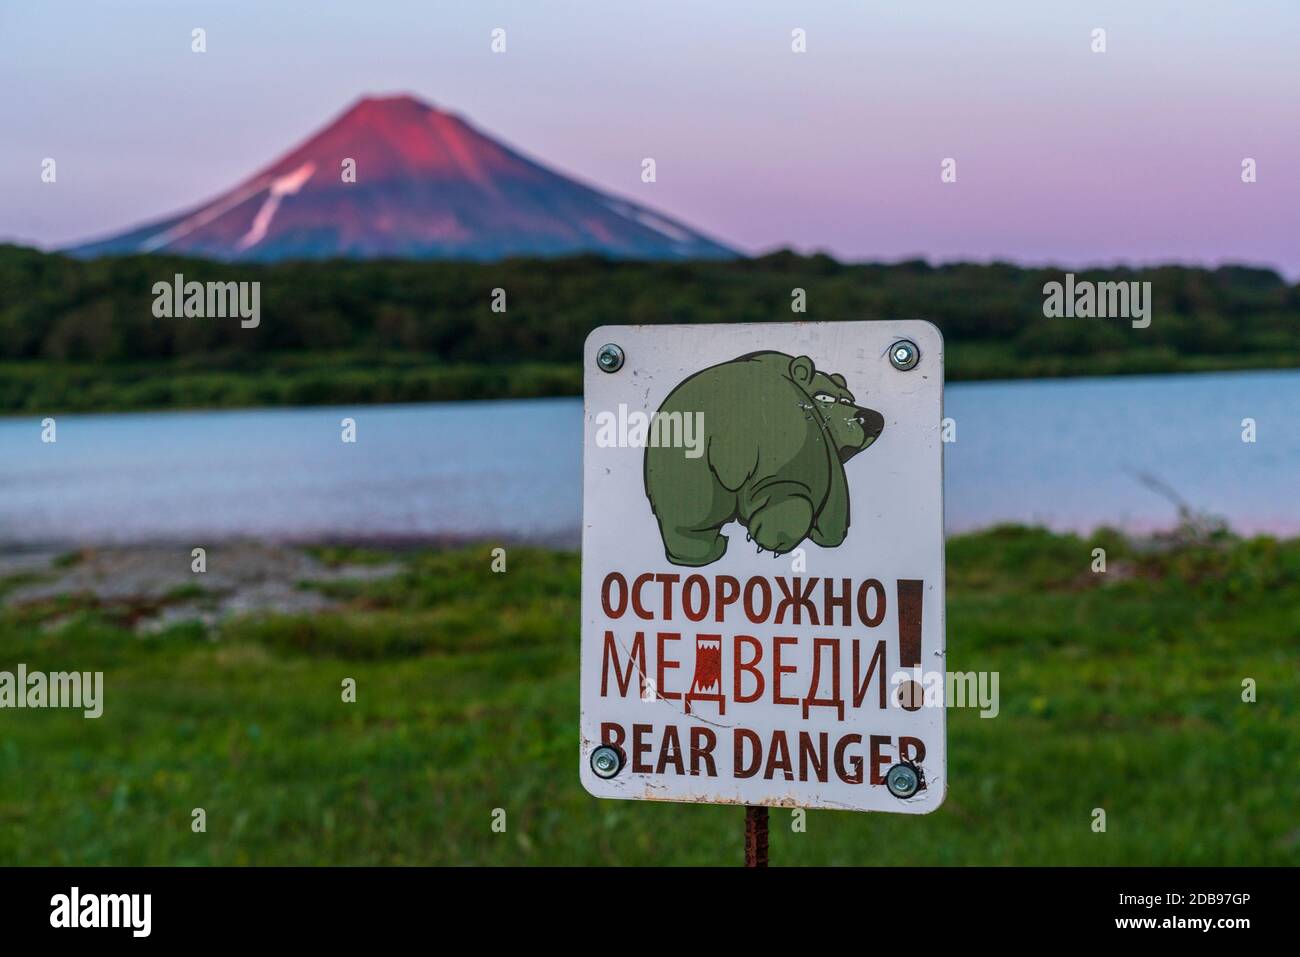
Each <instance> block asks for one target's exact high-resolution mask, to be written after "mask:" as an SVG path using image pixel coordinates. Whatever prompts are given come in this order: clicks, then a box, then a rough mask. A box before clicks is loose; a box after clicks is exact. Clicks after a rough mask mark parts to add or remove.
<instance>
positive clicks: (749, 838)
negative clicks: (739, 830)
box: [745, 804, 767, 867]
mask: <svg viewBox="0 0 1300 957" xmlns="http://www.w3.org/2000/svg"><path fill="white" fill-rule="evenodd" d="M745 866H746V867H767V808H765V807H755V806H754V805H752V804H746V805H745Z"/></svg>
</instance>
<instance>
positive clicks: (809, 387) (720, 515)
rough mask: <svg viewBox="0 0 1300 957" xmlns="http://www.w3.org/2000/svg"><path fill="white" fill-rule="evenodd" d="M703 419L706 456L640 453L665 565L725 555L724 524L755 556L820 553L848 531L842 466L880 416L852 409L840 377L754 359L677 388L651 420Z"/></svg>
mask: <svg viewBox="0 0 1300 957" xmlns="http://www.w3.org/2000/svg"><path fill="white" fill-rule="evenodd" d="M695 413H702V414H703V421H702V424H703V431H704V453H703V454H702V455H699V456H698V457H695V458H692V457H690V456H689V455H686V454H684V452H683V450H682V449H681V448H671V447H667V446H663V445H660V446H655V445H650V446H648V447H647V448H646V451H645V491H646V497H647V498H649V499H650V507H651V509H652V510H653V511H654V514H655V517H656V518H657V519H658V522H659V533H660V536H661V538H662V539H663V544H664V552H665V554H666V556H667V558H668V561H670V562H672V563H673V564H674V565H687V566H694V567H698V566H701V565H708V564H710V563H712V562H715V561H717V560H718V559H719V558H721V557H722V556H723V554H725V553H726V551H727V538H726V536H725V535H722V534H721V533H720V531H719V530H720V529H721V528H722V526H724V525H726V524H727V523H728V522H731V521H739V522H740V524H742V525H744V526H745V528H746V529H748V533H749V534H748V538H749V539H750V540H752V541H754V542H755V543H756V544H757V546H758V550H759V551H760V552H761V551H764V550H767V551H770V552H772V553H773V554H774V555H783V554H785V553H787V552H789V551H791V550H792V549H794V548H795V547H797V546H798V545H799V543H800V542H802V541H803V540H804V539H805V538H811V539H812V540H813V541H814V542H815V543H817V544H818V545H821V546H822V547H824V548H834V547H835V546H837V545H839V544H840V543H841V542H843V541H844V537H845V535H847V534H848V530H849V488H848V481H847V479H846V478H845V475H844V463H846V462H847V461H848V460H849V459H851V458H852V457H853V456H855V455H857V454H858V453H859V452H861V451H862V450H863V449H865V448H867V446H869V445H871V443H872V442H874V441H875V440H876V437H877V436H879V435H880V433H881V430H882V429H883V428H884V426H885V420H884V419H883V418H882V417H881V415H880V413H879V412H876V411H874V410H872V409H867V408H863V407H862V406H859V405H857V404H856V402H855V400H854V397H853V393H852V392H850V391H849V389H848V385H847V383H846V382H845V380H844V377H843V376H842V375H827V374H826V373H824V372H818V371H817V369H816V368H815V367H814V366H813V361H812V360H811V359H809V358H808V357H807V356H799V357H798V358H794V357H792V356H788V355H786V354H785V353H782V352H755V353H751V354H750V355H745V356H740V357H739V358H737V359H732V360H731V361H730V362H723V363H721V364H720V365H715V366H711V367H709V368H707V369H704V370H702V371H700V372H697V373H695V374H694V375H692V376H690V377H689V378H687V379H684V380H683V381H682V382H680V383H679V384H678V385H677V387H676V388H675V389H673V391H672V392H671V393H669V395H668V398H666V399H665V400H664V402H663V405H661V406H660V407H659V411H658V413H657V417H663V416H666V415H674V414H680V415H681V416H682V417H685V416H687V415H693V414H695Z"/></svg>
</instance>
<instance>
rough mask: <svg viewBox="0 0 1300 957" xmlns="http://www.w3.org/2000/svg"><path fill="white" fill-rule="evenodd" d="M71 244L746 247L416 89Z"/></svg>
mask: <svg viewBox="0 0 1300 957" xmlns="http://www.w3.org/2000/svg"><path fill="white" fill-rule="evenodd" d="M349 161H351V163H349ZM349 167H350V169H351V170H352V171H354V172H355V175H354V176H353V175H351V173H350V169H349ZM350 179H351V180H353V181H349V180H350ZM69 252H71V253H72V254H73V255H77V256H102V255H128V254H134V253H169V254H176V255H184V256H198V257H204V258H209V259H222V260H251V261H263V262H266V261H274V260H280V259H329V258H338V257H342V258H358V259H373V258H380V257H385V258H400V259H471V260H496V259H504V258H507V257H510V256H565V255H571V254H576V253H596V254H600V255H605V256H608V257H611V258H616V259H724V258H732V257H735V256H736V255H737V253H736V252H734V251H733V250H731V249H728V248H727V247H725V246H723V245H721V244H719V243H717V242H714V241H713V240H711V239H708V238H707V237H705V236H702V235H701V234H699V233H697V232H695V231H694V230H692V229H691V228H689V227H688V226H685V225H683V224H682V223H680V222H678V221H676V220H674V219H670V218H669V217H667V216H664V215H662V214H660V213H656V212H653V211H651V210H649V209H647V208H645V207H644V206H640V205H638V204H636V203H632V202H629V201H628V200H625V199H620V198H618V197H615V196H611V195H609V194H607V193H602V192H600V191H599V190H596V189H592V188H591V187H589V186H584V185H582V184H581V183H578V182H575V181H574V180H572V179H570V178H568V177H567V176H564V175H562V174H560V173H558V172H556V171H554V170H551V169H548V168H547V167H545V166H543V165H542V164H540V163H538V162H536V161H534V160H531V159H529V158H527V157H525V156H523V155H522V154H520V153H518V152H516V151H515V150H513V149H511V148H510V147H508V146H505V145H504V144H502V143H500V142H498V141H496V140H495V139H493V138H492V137H490V136H488V135H486V134H485V133H483V132H481V131H479V130H477V129H475V128H474V127H473V126H471V125H470V124H469V123H468V122H466V121H465V120H464V119H462V118H461V117H459V116H456V115H454V114H452V113H446V112H443V111H441V110H438V109H435V108H434V107H432V106H430V105H429V104H427V103H424V102H422V101H421V100H418V99H416V98H414V97H411V96H392V97H366V98H363V99H361V100H359V101H358V102H357V103H355V104H354V105H353V106H352V107H351V108H349V109H348V110H347V111H346V112H345V113H343V115H342V116H340V117H339V118H338V119H336V120H335V121H334V122H333V123H331V124H329V125H328V126H327V127H325V128H324V129H323V130H321V131H320V132H319V133H317V134H316V135H314V136H312V137H311V138H309V139H308V140H307V141H306V142H304V143H302V144H301V145H300V146H298V147H296V148H295V149H293V150H291V151H290V152H289V153H287V154H286V155H285V156H283V157H282V158H281V159H279V160H277V161H276V162H274V163H272V164H271V165H270V166H268V167H266V168H265V169H263V170H262V171H261V172H259V173H257V174H256V175H254V176H252V177H250V178H249V179H247V180H245V181H244V182H243V183H241V184H240V185H238V186H236V187H235V188H234V189H232V190H230V191H229V192H227V193H224V194H223V195H221V196H218V197H217V198H216V199H214V200H212V201H211V202H208V203H204V204H203V205H202V206H199V207H197V208H194V209H191V210H189V211H188V212H184V213H181V214H179V215H175V216H170V217H167V218H165V219H162V220H159V221H157V222H153V223H149V224H148V225H145V226H140V227H137V228H135V229H132V230H130V231H128V232H125V233H121V234H119V235H116V236H112V237H110V238H107V239H103V240H99V241H96V242H90V243H87V244H84V245H81V246H77V247H75V248H73V249H71V250H69Z"/></svg>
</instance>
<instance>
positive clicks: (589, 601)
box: [580, 321, 945, 814]
mask: <svg viewBox="0 0 1300 957" xmlns="http://www.w3.org/2000/svg"><path fill="white" fill-rule="evenodd" d="M584 361H585V364H586V385H585V410H584V428H585V454H584V462H583V474H584V480H583V481H584V485H583V494H584V499H583V551H582V616H583V621H582V676H581V696H582V717H581V764H580V769H581V770H580V773H581V777H582V783H583V785H584V787H586V789H587V790H588V791H589V792H591V793H592V794H594V795H596V796H597V797H610V798H633V799H647V800H667V801H693V802H709V803H723V804H760V805H771V806H779V807H817V808H842V809H847V810H860V811H897V812H903V813H914V814H921V813H926V812H928V811H932V810H934V809H935V808H936V807H938V806H939V804H940V803H941V802H942V800H943V794H944V788H945V781H944V778H945V775H944V770H945V738H944V704H945V702H944V700H943V694H944V681H943V678H942V676H943V674H944V673H945V666H944V580H943V575H944V563H943V546H944V540H943V451H942V448H943V447H942V442H941V422H942V417H943V411H942V410H943V340H942V338H941V336H940V334H939V331H938V330H937V329H936V328H935V327H934V326H932V325H931V324H929V323H927V322H921V321H902V322H843V323H788V324H757V325H710V326H705V325H699V326H606V327H603V328H600V329H597V330H596V331H595V332H593V333H592V334H591V336H590V337H589V338H588V339H587V344H586V348H585V352H584ZM935 674H938V675H939V680H937V681H936V680H933V679H934V675H935Z"/></svg>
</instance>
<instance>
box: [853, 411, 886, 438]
mask: <svg viewBox="0 0 1300 957" xmlns="http://www.w3.org/2000/svg"><path fill="white" fill-rule="evenodd" d="M854 418H855V419H857V420H858V424H859V425H861V426H862V431H863V432H864V433H866V437H867V441H866V442H865V443H863V445H864V446H865V445H867V444H868V443H871V442H874V441H875V440H876V436H878V435H880V433H881V432H883V431H884V430H885V417H884V416H883V415H881V414H880V413H879V412H877V411H876V410H875V409H863V408H861V407H859V408H858V414H857V415H855V416H854Z"/></svg>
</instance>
